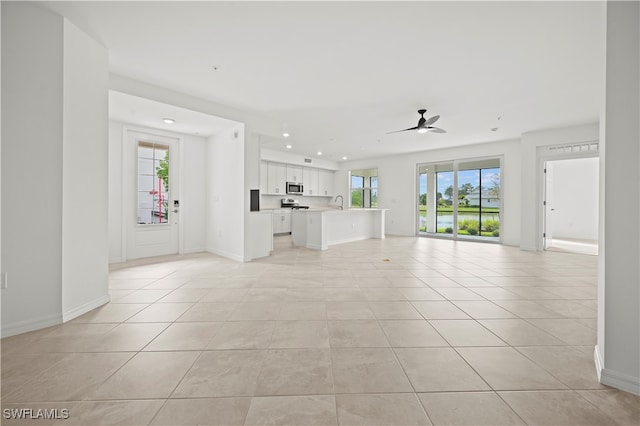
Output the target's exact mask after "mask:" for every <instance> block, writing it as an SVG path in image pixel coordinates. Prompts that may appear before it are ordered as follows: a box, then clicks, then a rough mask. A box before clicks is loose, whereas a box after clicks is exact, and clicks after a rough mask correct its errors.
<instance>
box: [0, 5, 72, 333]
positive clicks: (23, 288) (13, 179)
mask: <svg viewBox="0 0 640 426" xmlns="http://www.w3.org/2000/svg"><path fill="white" fill-rule="evenodd" d="M1 7H2V122H3V126H2V154H3V155H2V266H3V269H4V270H5V271H6V272H7V274H8V282H9V286H8V288H7V289H5V290H2V292H3V295H2V303H3V306H2V333H3V335H9V334H15V333H19V332H21V331H27V330H30V329H35V328H39V327H44V326H47V325H52V324H56V323H59V322H60V321H61V316H62V261H61V260H62V256H61V248H62V227H61V225H62V72H63V69H62V65H63V55H62V52H63V39H62V34H63V32H62V31H63V21H62V18H60V17H58V16H56V15H54V14H52V13H51V12H48V11H46V10H44V9H41V8H38V7H36V6H33V5H31V4H29V3H22V2H2V5H1Z"/></svg>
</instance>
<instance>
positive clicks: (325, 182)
mask: <svg viewBox="0 0 640 426" xmlns="http://www.w3.org/2000/svg"><path fill="white" fill-rule="evenodd" d="M318 195H321V196H328V197H333V172H332V171H330V170H322V169H320V170H318Z"/></svg>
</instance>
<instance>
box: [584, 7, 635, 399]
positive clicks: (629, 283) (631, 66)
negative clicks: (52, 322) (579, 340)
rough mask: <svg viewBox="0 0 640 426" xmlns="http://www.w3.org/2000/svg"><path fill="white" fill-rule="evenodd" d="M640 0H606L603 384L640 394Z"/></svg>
mask: <svg viewBox="0 0 640 426" xmlns="http://www.w3.org/2000/svg"><path fill="white" fill-rule="evenodd" d="M639 28H640V3H638V2H619V1H614V2H607V58H606V59H607V60H606V63H607V72H606V100H605V112H604V115H605V117H604V123H603V124H604V129H603V131H604V157H603V158H602V161H603V162H604V166H605V167H604V176H602V175H603V174H602V173H601V179H603V180H601V183H602V184H604V194H601V199H602V204H603V205H604V215H603V216H604V233H603V243H602V242H601V244H600V246H601V247H602V248H603V249H601V251H600V255H599V265H600V269H601V270H600V271H599V273H600V276H599V280H598V337H597V346H596V349H595V359H596V367H597V371H598V375H599V377H600V382H601V383H603V384H606V385H609V386H614V387H616V388H619V389H622V390H625V391H628V392H633V393H635V394H636V395H640V362H639V360H640V269H639V266H638V265H640V223H639V221H638V218H639V217H640V173H639V170H640V143H639V141H640V124H639V123H640V30H639Z"/></svg>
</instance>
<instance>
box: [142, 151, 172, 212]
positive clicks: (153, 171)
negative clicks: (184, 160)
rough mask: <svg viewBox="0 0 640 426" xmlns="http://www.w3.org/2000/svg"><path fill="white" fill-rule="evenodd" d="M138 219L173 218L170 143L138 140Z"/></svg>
mask: <svg viewBox="0 0 640 426" xmlns="http://www.w3.org/2000/svg"><path fill="white" fill-rule="evenodd" d="M137 195H138V202H137V206H138V221H137V223H138V224H140V225H148V224H163V223H168V222H169V146H168V145H163V144H158V143H154V142H146V141H138V191H137Z"/></svg>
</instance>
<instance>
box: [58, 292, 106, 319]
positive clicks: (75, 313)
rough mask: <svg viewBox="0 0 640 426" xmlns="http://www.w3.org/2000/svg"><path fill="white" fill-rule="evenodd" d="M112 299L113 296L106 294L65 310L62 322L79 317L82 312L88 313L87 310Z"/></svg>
mask: <svg viewBox="0 0 640 426" xmlns="http://www.w3.org/2000/svg"><path fill="white" fill-rule="evenodd" d="M110 301H111V296H109V294H105V295H104V296H100V297H98V298H97V299H95V300H92V301H90V302H87V303H84V304H82V305H80V306H78V307H76V308H73V309H70V310H68V311H66V312H63V313H62V322H67V321H71V320H72V319H74V318H77V317H79V316H80V315H82V314H86V313H87V312H89V311H91V310H93V309H95V308H97V307H98V306H102V305H104V304H105V303H109V302H110Z"/></svg>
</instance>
